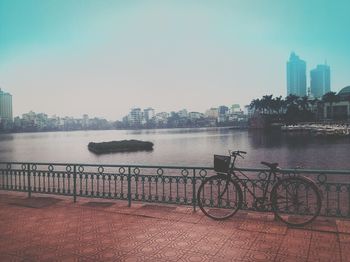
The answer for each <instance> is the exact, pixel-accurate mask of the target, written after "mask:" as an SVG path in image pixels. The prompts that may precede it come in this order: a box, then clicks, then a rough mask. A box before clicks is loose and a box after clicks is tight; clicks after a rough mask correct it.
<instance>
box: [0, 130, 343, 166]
mask: <svg viewBox="0 0 350 262" xmlns="http://www.w3.org/2000/svg"><path fill="white" fill-rule="evenodd" d="M122 139H140V140H148V141H151V142H153V143H154V150H153V151H152V152H136V153H114V154H107V155H100V156H98V155H95V154H93V153H91V152H89V151H88V149H87V144H88V143H89V142H91V141H92V142H101V141H111V140H122ZM228 149H234V150H238V149H239V150H244V151H247V152H248V154H247V155H246V158H245V159H244V160H241V161H240V162H239V165H240V166H245V167H260V166H261V165H260V164H259V163H260V161H271V162H278V163H280V166H281V167H285V168H288V167H296V166H299V167H303V168H324V169H350V157H349V152H350V139H349V138H338V139H332V140H325V139H321V138H310V137H300V136H298V137H296V136H293V137H291V136H287V135H285V134H281V133H278V132H277V133H263V132H256V131H254V132H253V131H238V130H230V129H217V128H214V129H213V128H211V129H161V130H137V131H125V130H111V131H77V132H53V133H26V134H6V135H0V161H35V162H53V163H55V162H56V163H57V162H70V163H106V164H107V163H108V164H145V165H158V164H160V165H187V166H188V165H192V166H212V163H213V154H226V153H227V150H228Z"/></svg>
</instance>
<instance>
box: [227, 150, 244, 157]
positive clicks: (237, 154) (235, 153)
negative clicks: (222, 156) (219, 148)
mask: <svg viewBox="0 0 350 262" xmlns="http://www.w3.org/2000/svg"><path fill="white" fill-rule="evenodd" d="M242 154H247V152H245V151H239V150H237V151H230V156H233V157H234V158H236V157H237V156H240V157H241V158H244V157H243V156H242Z"/></svg>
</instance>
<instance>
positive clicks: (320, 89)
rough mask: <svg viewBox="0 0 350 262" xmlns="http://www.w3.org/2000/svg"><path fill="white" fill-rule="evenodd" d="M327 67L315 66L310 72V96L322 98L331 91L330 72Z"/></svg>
mask: <svg viewBox="0 0 350 262" xmlns="http://www.w3.org/2000/svg"><path fill="white" fill-rule="evenodd" d="M330 71H331V70H330V68H329V66H328V65H317V67H316V68H315V69H313V70H311V71H310V87H311V94H312V95H313V96H314V97H316V98H319V97H322V96H323V95H324V94H326V93H328V92H330V91H331V72H330Z"/></svg>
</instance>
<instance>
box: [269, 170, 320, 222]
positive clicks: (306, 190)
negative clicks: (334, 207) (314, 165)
mask: <svg viewBox="0 0 350 262" xmlns="http://www.w3.org/2000/svg"><path fill="white" fill-rule="evenodd" d="M302 204H304V206H302ZM271 205H272V210H273V212H274V213H275V215H276V217H277V218H278V219H279V220H280V221H282V222H284V223H286V224H287V225H290V226H305V225H307V224H309V223H311V222H312V221H314V220H315V219H316V217H318V216H319V214H320V211H321V206H322V199H321V192H320V190H319V188H318V187H317V185H316V184H315V183H314V182H313V181H312V180H310V179H308V178H306V177H302V176H296V177H286V178H282V179H280V180H278V182H277V183H276V184H275V185H274V186H273V188H272V190H271Z"/></svg>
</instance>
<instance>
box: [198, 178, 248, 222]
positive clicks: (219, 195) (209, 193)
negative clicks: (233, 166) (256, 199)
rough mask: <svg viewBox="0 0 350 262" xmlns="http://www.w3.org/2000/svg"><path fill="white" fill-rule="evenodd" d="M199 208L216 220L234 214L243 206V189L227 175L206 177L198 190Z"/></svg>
mask: <svg viewBox="0 0 350 262" xmlns="http://www.w3.org/2000/svg"><path fill="white" fill-rule="evenodd" d="M197 200H198V205H199V208H200V209H201V210H202V211H203V213H204V214H205V215H206V216H208V217H210V218H213V219H215V220H223V219H226V218H229V217H231V216H233V215H234V214H235V213H236V212H237V211H238V209H240V208H241V206H242V190H241V188H240V186H239V185H238V183H237V182H236V181H233V180H232V179H231V178H230V177H229V176H227V175H216V176H212V177H209V178H206V179H205V180H204V181H203V183H202V184H201V185H200V186H199V189H198V192H197Z"/></svg>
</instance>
